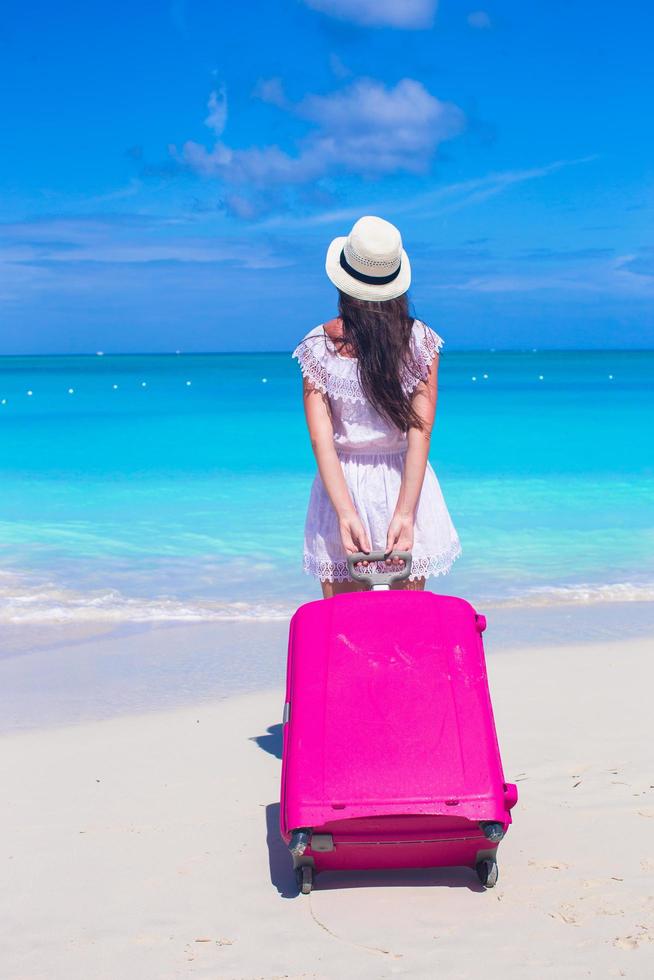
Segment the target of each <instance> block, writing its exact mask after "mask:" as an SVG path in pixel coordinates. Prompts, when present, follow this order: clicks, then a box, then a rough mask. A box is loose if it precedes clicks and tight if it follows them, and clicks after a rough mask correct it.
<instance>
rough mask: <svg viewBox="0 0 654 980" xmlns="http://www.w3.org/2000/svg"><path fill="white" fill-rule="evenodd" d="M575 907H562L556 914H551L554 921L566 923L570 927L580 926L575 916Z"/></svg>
mask: <svg viewBox="0 0 654 980" xmlns="http://www.w3.org/2000/svg"><path fill="white" fill-rule="evenodd" d="M574 911H575V908H574V905H561V906H560V907H559V908H558V909H557V910H556V912H550V913H549V914H550V915H551V916H552V918H553V919H558V920H559V921H560V922H565V923H566V925H568V926H578V925H579V923H578V922H577V919H576V918H575V915H574Z"/></svg>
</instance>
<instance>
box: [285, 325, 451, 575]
mask: <svg viewBox="0 0 654 980" xmlns="http://www.w3.org/2000/svg"><path fill="white" fill-rule="evenodd" d="M411 343H412V352H413V355H414V357H415V360H416V364H417V365H418V366H419V368H420V372H421V376H422V377H423V378H426V376H427V373H428V369H429V365H430V364H431V362H432V361H433V359H434V357H435V356H436V355H437V354H438V352H439V351H440V349H441V347H442V345H443V341H442V339H441V338H440V337H439V336H438V334H437V333H435V331H433V330H432V329H431V328H430V327H428V326H427V325H426V324H424V323H423V322H422V321H420V320H414V323H413V327H412V335H411ZM292 357H295V358H297V360H298V363H299V365H300V368H301V370H302V374H303V375H304V377H305V378H308V379H309V381H310V382H311V384H312V385H313V386H314V387H315V388H317V389H318V390H319V391H322V392H324V393H325V394H326V395H327V397H328V400H329V405H330V409H331V414H332V424H333V429H334V443H335V446H336V452H337V454H338V457H339V460H340V462H341V466H342V468H343V474H344V476H345V482H346V484H347V486H348V488H349V491H350V494H351V496H352V501H353V503H354V506H355V507H356V510H357V513H358V514H359V517H360V518H361V521H362V522H363V525H364V526H365V528H366V530H367V532H368V535H369V538H370V544H371V546H372V549H373V550H384V549H385V548H386V534H387V531H388V525H389V523H390V521H391V518H392V516H393V512H394V510H395V505H396V503H397V498H398V495H399V491H400V484H401V480H402V472H403V469H404V462H405V459H406V451H407V436H406V433H403V432H401V431H400V430H399V429H398V428H396V427H395V426H394V425H393V424H392V423H391V422H388V421H387V420H386V419H384V418H383V417H382V416H381V415H379V413H378V412H377V411H376V409H375V408H374V407H373V406H372V405H371V404H370V402H369V401H368V399H367V398H366V396H365V395H364V393H363V390H362V388H361V385H360V383H359V376H358V362H357V359H356V358H352V357H345V356H344V355H343V354H339V353H338V351H337V349H336V345H335V344H334V342H333V341H332V340H331V338H330V337H329V335H328V334H327V333H326V332H325V330H324V328H323V324H319V325H318V326H317V327H314V329H313V330H311V331H310V332H309V333H308V334H307V335H306V336H305V337H304V338H303V339H302V340H301V341H300V343H299V344H298V346H297V347H296V348H295V350H294V351H293V354H292ZM417 384H418V380H417V379H415V378H406V379H405V381H404V387H405V390H407V391H409V392H410V391H411V390H413V389H414V388H415V386H416V385H417ZM412 554H413V565H412V573H411V578H412V579H416V578H423V577H424V578H427V577H429V576H432V575H443V574H445V573H446V572H448V571H449V570H450V567H451V565H452V563H453V561H454V560H455V559H456V558H457V557H458V556H459V555H460V554H461V544H460V542H459V537H458V534H457V532H456V530H455V528H454V525H453V524H452V520H451V518H450V515H449V512H448V510H447V507H446V505H445V501H444V499H443V494H442V493H441V489H440V486H439V483H438V479H437V478H436V474H435V473H434V470H433V468H432V466H431V464H430V463H427V469H426V472H425V479H424V483H423V486H422V491H421V494H420V499H419V502H418V507H417V511H416V517H415V524H414V544H413V552H412ZM304 570H305V572H307V574H309V575H313V576H314V577H316V578H318V579H321V580H322V581H333V582H344V581H348V580H350V574H349V571H348V567H347V558H346V554H345V551H344V549H343V545H342V543H341V538H340V534H339V528H338V519H337V516H336V512H335V510H334V508H333V506H332V503H331V501H330V499H329V496H328V495H327V491H326V490H325V487H324V485H323V482H322V480H321V478H320V474H316V477H315V479H314V481H313V485H312V487H311V493H310V497H309V506H308V510H307V515H306V522H305V528H304Z"/></svg>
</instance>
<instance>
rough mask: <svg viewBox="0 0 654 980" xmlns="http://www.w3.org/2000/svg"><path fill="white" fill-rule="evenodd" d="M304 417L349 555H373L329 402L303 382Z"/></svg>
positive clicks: (325, 397)
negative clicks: (338, 447)
mask: <svg viewBox="0 0 654 980" xmlns="http://www.w3.org/2000/svg"><path fill="white" fill-rule="evenodd" d="M303 397H304V414H305V416H306V420H307V426H308V429H309V436H310V437H311V446H312V448H313V452H314V455H315V457H316V463H317V464H318V471H319V473H320V478H321V479H322V482H323V485H324V487H325V490H326V491H327V494H328V496H329V499H330V500H331V502H332V506H333V508H334V510H335V511H336V515H337V517H338V525H339V530H340V534H341V541H342V543H343V547H344V549H345V551H346V553H347V554H349V555H353V554H354V553H355V552H356V551H370V541H369V540H368V535H367V534H366V530H365V528H364V526H363V524H362V523H361V519H360V518H359V515H358V514H357V512H356V510H355V507H354V504H353V502H352V497H351V496H350V491H349V490H348V488H347V484H346V482H345V477H344V476H343V469H342V467H341V463H340V460H339V458H338V456H337V454H336V447H335V446H334V429H333V426H332V417H331V412H330V410H329V400H328V399H327V396H326V395H324V394H323V393H322V392H321V391H318V390H317V389H316V388H314V387H313V385H312V384H311V382H310V381H308V380H307V379H306V378H305V379H304V385H303Z"/></svg>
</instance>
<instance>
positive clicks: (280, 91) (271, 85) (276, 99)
mask: <svg viewBox="0 0 654 980" xmlns="http://www.w3.org/2000/svg"><path fill="white" fill-rule="evenodd" d="M252 94H253V95H254V97H255V98H257V99H261V101H262V102H268V103H269V104H270V105H276V106H278V107H279V108H280V109H284V108H286V106H287V105H288V99H287V98H286V95H285V94H284V87H283V85H282V81H281V79H280V78H261V79H260V80H259V81H258V82H257V84H256V86H255V89H254V92H253V93H252Z"/></svg>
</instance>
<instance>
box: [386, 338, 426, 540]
mask: <svg viewBox="0 0 654 980" xmlns="http://www.w3.org/2000/svg"><path fill="white" fill-rule="evenodd" d="M437 395H438V355H436V357H434V360H433V361H432V362H431V365H430V367H429V373H428V375H427V378H426V380H425V381H423V382H421V383H420V384H419V385H418V386H417V388H416V390H415V392H414V395H413V401H412V404H413V407H414V409H415V410H416V412H417V414H418V416H419V417H420V419H421V421H422V424H423V428H422V429H416V428H411V429H409V432H408V436H407V441H408V446H407V454H406V461H405V463H404V472H403V473H402V483H401V485H400V492H399V495H398V498H397V504H396V505H395V512H394V514H393V517H392V519H391V523H390V525H389V527H388V535H387V538H386V550H387V551H393V550H397V551H411V549H412V547H413V524H414V521H415V514H416V508H417V506H418V500H419V499H420V491H421V490H422V484H423V480H424V478H425V470H426V469H427V457H428V455H429V444H430V441H431V432H432V429H433V427H434V417H435V415H436V399H437Z"/></svg>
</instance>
